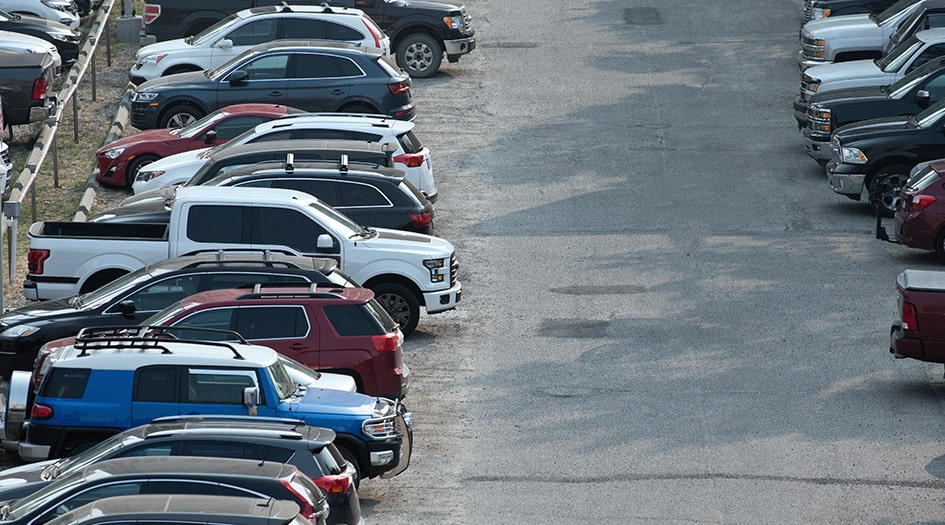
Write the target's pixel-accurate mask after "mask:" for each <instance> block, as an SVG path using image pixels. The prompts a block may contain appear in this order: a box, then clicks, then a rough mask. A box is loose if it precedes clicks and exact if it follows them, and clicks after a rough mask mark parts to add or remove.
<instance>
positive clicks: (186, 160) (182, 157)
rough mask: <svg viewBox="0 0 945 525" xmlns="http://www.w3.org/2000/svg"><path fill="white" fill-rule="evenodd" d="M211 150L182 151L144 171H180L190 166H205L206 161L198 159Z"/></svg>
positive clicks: (144, 168) (147, 167) (143, 169)
mask: <svg viewBox="0 0 945 525" xmlns="http://www.w3.org/2000/svg"><path fill="white" fill-rule="evenodd" d="M208 149H210V148H200V149H192V150H188V151H182V152H180V153H175V154H173V155H171V156H169V157H164V158H163V159H158V160H156V161H154V162H152V163H151V164H148V165H147V166H145V167H143V168H142V171H169V170H172V169H180V168H181V167H183V166H188V165H198V166H199V165H200V164H203V162H204V159H200V158H198V157H199V156H200V154H201V153H203V152H205V151H207V150H208Z"/></svg>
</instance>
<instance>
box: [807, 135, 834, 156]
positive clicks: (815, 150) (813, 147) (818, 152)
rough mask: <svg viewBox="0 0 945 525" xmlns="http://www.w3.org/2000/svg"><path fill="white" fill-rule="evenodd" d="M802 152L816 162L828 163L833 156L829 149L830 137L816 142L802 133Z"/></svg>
mask: <svg viewBox="0 0 945 525" xmlns="http://www.w3.org/2000/svg"><path fill="white" fill-rule="evenodd" d="M804 150H805V151H807V155H808V156H809V157H810V158H812V159H814V160H816V161H817V162H826V161H829V160H830V158H831V157H832V156H833V151H832V150H831V149H830V137H827V140H816V139H814V138H812V137H810V136H809V135H808V134H807V133H804Z"/></svg>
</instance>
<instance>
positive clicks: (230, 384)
mask: <svg viewBox="0 0 945 525" xmlns="http://www.w3.org/2000/svg"><path fill="white" fill-rule="evenodd" d="M189 372H190V373H189V374H188V380H187V389H188V392H187V402H188V403H213V404H225V405H242V404H243V389H245V388H247V387H254V386H256V378H255V376H254V375H253V373H252V372H223V371H214V370H190V371H189Z"/></svg>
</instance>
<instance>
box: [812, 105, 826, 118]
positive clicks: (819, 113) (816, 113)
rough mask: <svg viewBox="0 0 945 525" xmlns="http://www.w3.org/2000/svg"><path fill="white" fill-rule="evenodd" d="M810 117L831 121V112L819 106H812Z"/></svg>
mask: <svg viewBox="0 0 945 525" xmlns="http://www.w3.org/2000/svg"><path fill="white" fill-rule="evenodd" d="M810 116H811V117H813V118H816V119H823V120H830V110H829V109H824V108H822V107H820V106H817V105H811V107H810Z"/></svg>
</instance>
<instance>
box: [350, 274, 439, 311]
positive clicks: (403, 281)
mask: <svg viewBox="0 0 945 525" xmlns="http://www.w3.org/2000/svg"><path fill="white" fill-rule="evenodd" d="M388 283H395V284H399V285H402V286H406V287H407V289H408V290H410V291H411V292H412V293H413V294H414V295H415V296H416V297H417V301H418V302H419V303H420V306H426V303H425V302H424V301H423V292H422V291H421V290H420V287H419V286H417V283H415V282H413V281H412V280H410V279H409V278H407V277H404V276H403V275H398V274H395V273H386V274H381V275H375V276H374V277H371V278H370V279H368V280H367V281H365V282H363V283H361V286H363V287H365V288H374V287H375V286H377V285H380V284H388Z"/></svg>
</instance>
